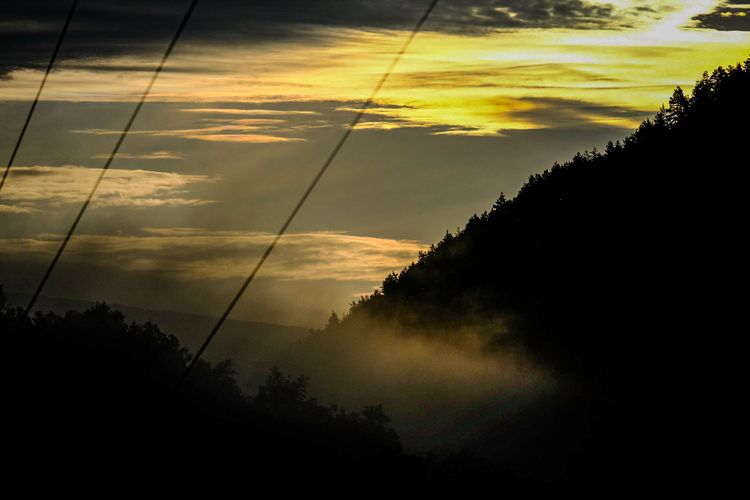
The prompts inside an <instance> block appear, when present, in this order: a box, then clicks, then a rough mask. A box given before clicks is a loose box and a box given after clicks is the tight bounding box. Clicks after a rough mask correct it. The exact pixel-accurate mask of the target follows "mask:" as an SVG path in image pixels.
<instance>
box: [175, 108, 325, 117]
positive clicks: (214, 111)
mask: <svg viewBox="0 0 750 500" xmlns="http://www.w3.org/2000/svg"><path fill="white" fill-rule="evenodd" d="M180 111H182V112H183V113H201V114H210V115H245V116H289V115H317V114H319V113H318V112H317V111H301V110H284V109H245V108H184V109H181V110H180Z"/></svg>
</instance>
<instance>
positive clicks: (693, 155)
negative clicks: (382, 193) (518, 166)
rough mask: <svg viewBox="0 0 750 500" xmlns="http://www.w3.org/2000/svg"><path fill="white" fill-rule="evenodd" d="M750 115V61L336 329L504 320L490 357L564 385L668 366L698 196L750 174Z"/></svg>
mask: <svg viewBox="0 0 750 500" xmlns="http://www.w3.org/2000/svg"><path fill="white" fill-rule="evenodd" d="M749 111H750V59H748V60H747V61H746V62H745V63H744V64H738V65H737V66H730V67H729V68H726V69H724V68H718V69H717V70H715V71H714V72H713V73H711V74H709V73H704V75H703V77H702V78H701V79H700V80H699V81H698V82H697V84H696V87H695V90H694V91H693V94H692V96H686V95H685V93H684V92H683V90H682V89H680V88H677V89H676V90H675V91H674V94H673V95H672V97H671V98H670V100H669V105H668V106H667V107H662V109H661V110H660V111H659V112H658V113H657V114H656V116H655V118H654V119H653V120H647V121H645V122H644V123H643V124H641V126H640V127H639V128H638V130H637V131H636V132H635V133H633V134H632V135H630V136H629V137H627V138H626V139H625V140H624V141H622V142H620V141H617V142H615V143H613V142H610V143H609V144H608V145H607V147H606V150H605V151H604V152H598V151H596V150H594V151H591V152H589V151H586V152H585V153H579V154H577V155H576V156H575V157H574V158H573V159H572V160H571V161H568V162H566V163H563V164H555V165H554V166H553V167H552V168H551V169H550V170H545V171H544V172H543V173H541V174H537V175H532V176H531V178H530V179H529V181H528V182H527V183H526V184H525V185H524V186H523V188H522V189H521V190H520V192H519V193H518V195H517V196H516V197H515V198H513V199H507V198H506V197H505V196H504V195H502V194H501V196H500V197H499V198H498V200H497V201H496V202H495V204H494V206H493V207H492V208H491V209H490V210H489V211H487V212H484V213H482V214H481V215H474V216H473V217H471V218H470V219H469V221H468V223H467V224H466V226H465V227H464V228H463V229H461V230H459V231H458V232H456V233H447V234H446V235H445V237H444V238H443V239H442V241H440V242H439V243H438V244H436V245H433V246H432V247H431V248H430V249H429V251H427V252H424V253H422V254H420V257H419V259H418V261H417V262H414V263H412V264H411V265H410V266H408V267H407V268H406V269H404V270H403V271H401V272H400V273H393V274H391V275H390V276H388V277H387V278H386V279H385V280H384V281H383V285H382V288H381V289H379V290H378V291H376V292H375V293H374V294H373V295H371V296H369V297H364V298H362V299H361V300H359V301H358V302H356V303H353V304H352V306H351V309H350V311H349V313H348V314H347V315H346V316H345V317H344V318H343V320H342V325H346V324H347V323H348V322H350V323H353V322H356V321H357V319H358V318H359V317H360V315H369V316H371V317H372V316H374V317H380V318H386V317H387V318H389V320H390V321H393V322H397V323H398V324H400V325H405V326H409V327H412V328H413V329H414V331H418V332H420V333H421V334H424V335H445V334H450V332H452V331H460V330H459V329H457V328H455V326H456V325H463V324H465V323H466V322H467V321H475V322H476V323H477V325H480V326H481V325H484V324H486V319H487V318H490V317H496V316H497V315H498V314H501V315H503V317H504V318H505V319H506V325H507V324H508V323H507V322H510V323H509V324H510V326H509V327H507V328H503V329H502V330H501V329H498V328H496V329H495V330H494V331H493V330H489V331H485V330H483V332H484V333H485V334H486V340H487V343H488V347H492V346H493V345H494V346H497V345H502V344H507V343H509V342H516V343H518V344H520V345H522V346H524V347H525V348H526V349H527V351H528V352H529V353H530V354H532V355H533V356H535V357H537V358H538V359H540V360H542V361H544V362H546V363H549V364H551V365H552V366H554V367H555V368H556V369H558V370H559V371H560V372H564V373H574V374H577V375H581V376H584V377H586V378H587V379H590V380H594V379H595V378H596V377H604V379H603V383H607V384H608V383H610V382H612V380H611V378H612V377H615V378H617V377H618V375H617V374H616V372H617V370H618V369H619V368H622V367H623V366H625V365H629V364H632V363H631V362H632V360H635V359H637V360H639V362H643V363H647V364H648V366H651V365H653V366H654V367H656V366H661V365H662V364H663V363H664V362H666V361H668V358H664V357H663V356H664V352H665V351H664V350H663V349H662V348H663V347H666V346H669V345H670V344H671V341H672V339H673V338H674V337H673V335H674V334H675V333H676V332H675V330H676V326H677V325H676V322H675V320H676V319H677V318H678V317H679V316H680V315H681V314H684V311H682V310H681V307H680V306H681V305H683V303H682V302H681V300H682V299H683V298H685V296H686V295H688V294H689V289H690V287H689V286H686V285H689V284H690V283H691V282H692V281H693V278H694V277H693V276H691V271H690V268H689V267H685V266H686V265H687V264H689V263H690V261H691V259H692V258H693V257H695V255H696V248H697V244H698V243H699V242H698V241H696V239H697V238H696V234H695V232H694V231H695V229H696V224H697V222H698V221H699V218H698V216H699V215H700V213H701V212H704V211H705V210H706V208H705V207H702V205H701V203H702V199H701V195H702V194H703V193H708V194H711V190H712V187H713V186H716V185H717V184H718V182H720V181H721V180H722V179H723V178H724V174H725V173H726V172H728V171H729V169H730V168H734V166H736V165H740V164H744V162H745V161H746V159H745V158H744V157H745V156H746V155H744V154H743V150H742V146H741V145H742V144H744V142H743V141H744V140H745V139H744V138H745V135H746V132H745V129H746V124H747V118H748V116H750V113H749ZM435 325H441V326H439V327H438V328H435Z"/></svg>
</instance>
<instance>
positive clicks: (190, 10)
mask: <svg viewBox="0 0 750 500" xmlns="http://www.w3.org/2000/svg"><path fill="white" fill-rule="evenodd" d="M197 3H198V0H192V1H191V2H190V7H188V10H187V12H186V13H185V16H184V17H183V18H182V22H180V26H179V27H178V28H177V32H176V33H175V34H174V37H173V38H172V41H171V42H170V43H169V46H168V47H167V50H166V52H164V56H163V57H162V58H161V62H160V63H159V66H158V67H157V68H156V70H155V71H154V74H153V76H152V77H151V81H150V82H149V83H148V85H147V86H146V90H144V91H143V95H141V99H140V101H139V102H138V104H137V105H136V107H135V109H134V110H133V114H132V115H131V116H130V119H129V120H128V123H127V124H126V125H125V128H124V129H123V131H122V134H120V138H119V139H118V140H117V143H116V144H115V147H114V149H113V150H112V153H111V154H110V155H109V158H108V159H107V163H105V164H104V167H103V168H102V170H101V172H100V173H99V177H98V178H97V179H96V182H95V183H94V186H93V187H92V188H91V192H89V195H88V197H87V198H86V201H85V202H84V203H83V206H81V210H80V211H79V212H78V215H77V216H76V218H75V220H74V221H73V225H71V226H70V229H69V230H68V234H66V235H65V238H64V239H63V241H62V244H61V245H60V248H58V250H57V253H56V254H55V258H54V259H52V263H51V264H50V266H49V268H48V269H47V272H46V273H44V277H43V278H42V281H41V282H40V283H39V286H38V287H37V289H36V291H35V292H34V295H33V296H32V297H31V301H30V302H29V305H28V306H27V307H26V311H25V315H26V316H28V315H29V313H30V312H31V309H32V308H33V307H34V304H35V303H36V301H37V299H38V298H39V294H41V293H42V289H43V288H44V285H45V284H46V283H47V280H48V279H49V277H50V275H51V274H52V271H53V270H54V268H55V266H56V265H57V261H58V260H60V256H61V255H62V253H63V252H64V251H65V247H66V246H67V245H68V242H69V241H70V238H71V237H72V236H73V233H74V232H75V230H76V227H77V226H78V223H79V222H80V221H81V218H82V217H83V214H84V212H86V209H87V208H88V206H89V204H91V200H92V199H93V198H94V194H96V191H97V189H98V188H99V184H100V183H101V182H102V179H103V178H104V175H105V174H106V173H107V170H108V169H109V166H110V165H111V164H112V161H113V160H114V159H115V156H117V152H118V151H119V150H120V146H122V143H123V141H124V140H125V137H127V135H128V132H129V131H130V127H132V126H133V122H135V119H136V117H137V116H138V113H139V112H140V111H141V108H142V107H143V103H144V102H146V98H147V97H148V95H149V93H150V92H151V88H152V87H153V86H154V83H155V82H156V79H157V78H158V77H159V74H160V73H161V71H162V69H164V65H165V64H166V63H167V59H168V58H169V55H170V54H171V53H172V49H174V46H175V44H176V43H177V40H178V39H179V38H180V35H182V32H183V30H184V29H185V25H186V24H187V22H188V20H189V19H190V16H191V15H192V13H193V11H194V10H195V6H196V4H197Z"/></svg>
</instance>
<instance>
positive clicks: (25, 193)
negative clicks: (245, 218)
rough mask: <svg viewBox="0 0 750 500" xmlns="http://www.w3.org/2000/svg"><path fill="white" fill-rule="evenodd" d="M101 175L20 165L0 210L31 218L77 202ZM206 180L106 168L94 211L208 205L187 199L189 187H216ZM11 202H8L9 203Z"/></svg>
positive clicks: (211, 179) (88, 170)
mask: <svg viewBox="0 0 750 500" xmlns="http://www.w3.org/2000/svg"><path fill="white" fill-rule="evenodd" d="M99 172H100V170H99V169H96V168H86V167H80V166H71V165H66V166H61V167H49V166H33V167H24V166H19V167H15V168H14V169H13V170H11V174H10V177H9V179H8V183H7V185H6V188H5V190H4V191H3V203H2V204H0V211H2V212H10V213H29V212H34V211H37V210H39V209H41V208H43V207H50V206H51V207H54V206H59V205H62V204H65V203H80V202H82V201H83V200H85V199H86V196H87V195H88V193H89V191H90V189H91V186H93V184H94V182H95V180H96V178H97V176H98V175H99ZM215 180H216V178H214V177H208V176H205V175H185V174H178V173H172V172H156V171H152V170H125V169H110V170H109V171H108V172H107V176H106V177H105V178H104V180H103V181H102V184H101V186H100V187H99V190H98V192H97V195H96V198H95V199H94V205H95V206H126V207H155V206H177V205H200V204H204V203H209V202H210V201H209V200H202V199H198V198H192V197H189V196H188V194H187V193H188V191H187V187H188V186H190V185H191V184H197V183H206V182H214V181H215ZM9 202H10V203H9Z"/></svg>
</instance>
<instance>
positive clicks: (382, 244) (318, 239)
mask: <svg viewBox="0 0 750 500" xmlns="http://www.w3.org/2000/svg"><path fill="white" fill-rule="evenodd" d="M274 236H275V235H274V234H271V233H264V232H242V231H209V230H201V229H192V228H167V229H145V230H144V231H143V232H142V233H141V234H137V235H94V234H81V235H77V236H76V237H75V238H74V239H73V241H72V242H71V243H70V245H69V247H68V251H67V256H66V258H67V259H68V260H69V261H70V262H72V263H76V262H77V263H86V264H88V265H93V266H100V267H104V268H113V269H116V270H118V271H125V272H138V273H149V274H154V275H159V276H161V277H165V278H169V279H175V280H183V281H192V280H222V279H234V278H244V277H245V275H246V274H247V273H248V272H249V270H250V269H252V267H253V266H254V265H255V263H256V261H257V259H258V257H259V256H260V254H261V253H262V252H263V250H265V248H266V247H267V246H268V244H269V243H270V242H271V240H272V239H273V238H274ZM58 242H59V236H57V235H49V236H40V237H37V238H5V239H0V254H5V255H8V256H9V257H11V256H17V255H19V254H21V255H25V256H27V257H32V258H38V259H48V258H49V257H50V256H51V255H52V253H53V252H54V251H55V250H56V249H57V245H58ZM425 247H426V245H425V244H423V243H420V242H417V241H412V240H395V239H387V238H375V237H369V236H356V235H352V234H347V233H342V232H331V231H317V232H304V233H291V234H288V235H286V236H285V237H284V239H283V240H282V242H281V244H280V245H279V247H278V249H277V252H276V253H275V254H274V257H273V259H271V260H269V261H268V263H267V265H266V266H265V267H264V268H263V272H262V275H261V277H262V278H275V279H280V280H288V281H308V280H335V281H369V282H373V284H375V283H378V282H379V281H380V280H382V278H383V276H385V275H387V274H388V273H390V272H392V271H394V270H397V269H401V268H402V267H403V266H405V265H407V264H409V263H410V262H412V261H413V260H414V259H415V258H416V257H417V254H418V252H419V251H420V250H424V249H425Z"/></svg>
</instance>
